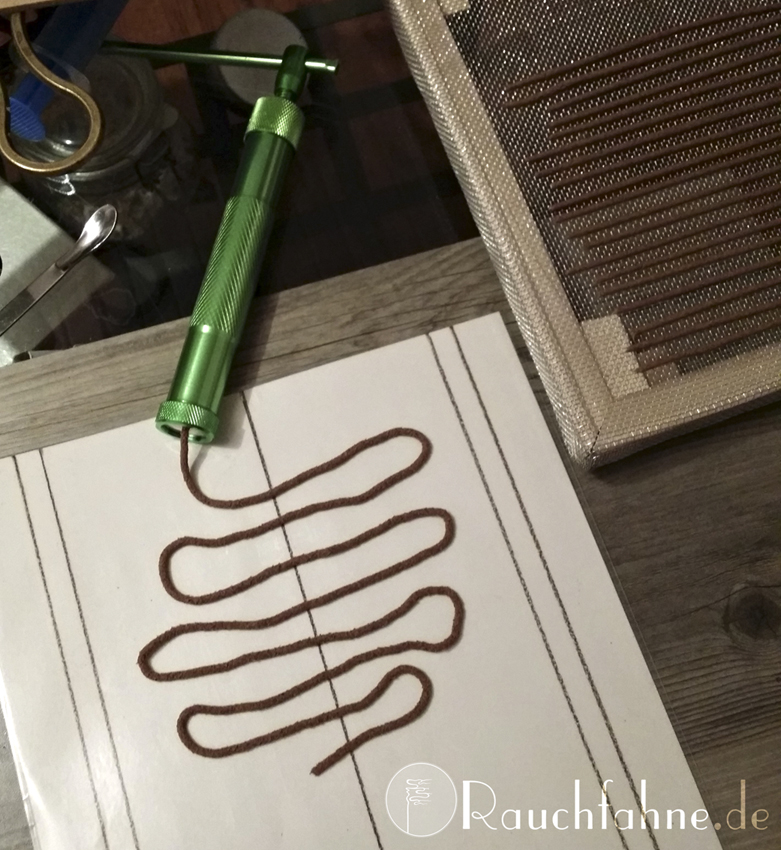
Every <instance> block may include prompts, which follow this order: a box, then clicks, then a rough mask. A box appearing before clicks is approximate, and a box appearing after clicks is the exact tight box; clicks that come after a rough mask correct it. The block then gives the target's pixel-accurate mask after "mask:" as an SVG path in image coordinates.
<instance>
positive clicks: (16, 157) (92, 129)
mask: <svg viewBox="0 0 781 850" xmlns="http://www.w3.org/2000/svg"><path fill="white" fill-rule="evenodd" d="M11 36H12V38H13V43H14V46H15V48H16V50H17V52H18V53H19V56H20V58H21V59H22V60H23V61H24V63H25V64H26V65H27V67H28V68H29V69H30V72H31V73H32V74H33V75H35V76H36V77H38V78H39V79H40V80H43V81H44V82H45V83H47V84H48V85H50V86H51V87H52V88H55V89H58V90H59V91H61V92H64V93H65V94H69V95H70V96H71V97H74V98H76V100H78V101H79V103H80V104H81V105H82V106H83V107H84V108H85V109H86V110H87V114H88V115H89V132H88V134H87V139H86V141H85V142H84V144H83V145H82V146H81V147H80V148H79V149H78V150H76V151H74V152H73V153H72V154H70V155H69V156H66V157H64V158H62V159H58V160H55V161H54V162H42V161H40V160H35V159H27V157H24V156H22V155H21V154H20V153H18V152H17V151H16V150H15V149H14V147H13V146H12V145H11V141H10V138H9V126H8V103H7V95H6V92H5V90H4V89H3V86H2V84H0V154H2V155H3V156H4V157H5V158H6V159H7V160H8V161H9V162H11V163H13V164H14V165H15V166H16V167H17V168H21V169H22V170H24V171H30V172H32V173H33V174H43V175H46V176H53V175H55V174H65V173H66V172H68V171H73V170H74V169H75V168H76V167H77V166H79V165H81V164H82V163H83V162H84V161H85V160H86V159H87V158H88V157H89V156H90V154H91V153H92V152H93V151H94V150H95V148H96V147H97V145H98V142H99V141H100V137H101V134H102V131H103V117H102V115H101V114H100V108H99V107H98V105H97V103H96V102H95V100H94V99H93V98H92V97H91V95H89V94H87V92H85V91H84V90H83V89H80V88H79V87H78V86H76V85H74V84H73V83H71V82H69V81H68V80H63V79H62V78H60V77H58V76H56V75H55V74H53V73H52V72H51V71H50V70H49V69H48V68H47V67H46V66H45V65H44V64H43V63H42V62H41V61H40V60H39V59H38V57H37V56H36V55H35V52H34V51H33V47H32V45H31V44H30V41H29V39H28V38H27V33H26V32H25V28H24V19H23V17H22V13H21V12H14V13H13V14H12V15H11Z"/></svg>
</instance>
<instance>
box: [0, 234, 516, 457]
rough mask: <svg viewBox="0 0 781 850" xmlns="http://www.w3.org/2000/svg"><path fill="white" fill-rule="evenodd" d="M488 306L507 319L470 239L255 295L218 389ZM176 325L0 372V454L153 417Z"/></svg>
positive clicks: (166, 382)
mask: <svg viewBox="0 0 781 850" xmlns="http://www.w3.org/2000/svg"><path fill="white" fill-rule="evenodd" d="M496 310H502V311H503V313H504V315H505V319H506V321H507V323H508V326H512V327H513V328H514V324H513V323H512V320H511V314H510V311H509V308H508V307H507V305H506V302H505V300H504V296H503V294H502V291H501V289H500V287H499V283H498V281H497V280H496V277H495V276H494V273H493V270H492V268H491V265H490V261H489V260H488V256H487V255H486V253H485V250H484V249H483V247H482V243H481V242H480V241H479V240H477V239H474V240H469V241H467V242H462V243H458V244H456V245H452V246H449V247H446V248H440V249H436V250H434V251H429V252H426V253H424V254H419V255H416V256H414V257H408V258H405V259H403V260H397V261H394V262H391V263H387V264H385V265H381V266H376V267H374V268H372V269H366V270H364V271H360V272H353V273H351V274H348V275H343V276H341V277H338V278H332V279H331V280H325V281H321V282H319V283H316V284H311V285H309V286H304V287H300V288H298V289H293V290H287V291H284V292H281V293H279V294H275V295H272V296H269V297H268V298H260V299H258V300H257V302H256V303H255V304H254V306H253V309H252V312H251V314H250V318H249V320H248V326H247V331H246V333H245V336H244V343H243V345H242V346H241V347H240V348H239V351H238V352H237V355H236V358H235V361H234V368H233V372H232V375H231V380H230V384H229V390H230V389H233V390H237V389H241V388H244V387H248V386H253V385H255V384H258V383H263V382H265V381H269V380H272V379H274V378H280V377H283V376H284V375H289V374H290V373H291V372H300V371H301V370H303V369H306V368H309V367H310V366H314V365H317V364H320V363H326V362H328V361H330V360H336V359H338V358H341V357H346V356H348V355H350V354H357V353H359V352H361V351H367V350H369V349H372V348H376V347H378V346H380V345H385V344H386V343H389V342H396V341H398V340H402V339H407V338H409V337H413V336H417V335H418V334H421V333H426V332H427V331H431V330H435V329H437V328H441V327H446V326H447V325H450V324H453V323H455V322H460V321H465V320H466V319H470V318H475V317H476V316H480V315H484V314H486V313H489V312H494V311H496ZM187 324H188V320H187V319H183V320H180V321H177V322H171V323H170V324H167V325H161V326H159V327H154V328H150V329H148V330H144V331H140V332H138V333H135V334H128V335H126V336H123V337H117V338H114V339H110V340H104V341H102V342H97V343H94V344H91V345H85V346H82V347H80V348H76V349H71V350H70V351H63V352H56V353H52V354H47V355H43V356H41V357H37V358H35V359H33V360H29V361H26V362H24V363H18V364H14V365H12V366H7V367H5V368H4V369H1V370H0V398H2V399H3V404H2V406H1V407H0V457H6V456H8V455H11V454H19V453H20V452H24V451H27V450H29V449H34V448H40V447H42V446H47V445H51V444H52V443H55V442H62V441H63V440H69V439H74V438H76V437H79V436H85V435H87V434H93V433H96V432H98V431H104V430H106V429H108V428H113V427H116V426H118V425H123V424H126V423H128V422H137V421H139V420H141V419H145V418H150V417H154V416H155V414H156V413H157V408H158V406H159V405H160V402H161V401H163V400H164V399H165V397H166V395H167V393H168V389H169V386H170V382H171V378H172V377H173V374H174V369H175V368H176V362H177V359H178V357H179V352H180V350H181V347H182V342H183V340H184V335H185V332H186V329H187ZM514 333H516V336H517V331H516V330H514ZM519 338H520V337H518V339H519Z"/></svg>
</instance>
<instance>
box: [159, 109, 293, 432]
mask: <svg viewBox="0 0 781 850" xmlns="http://www.w3.org/2000/svg"><path fill="white" fill-rule="evenodd" d="M303 125H304V116H303V113H302V112H301V110H300V109H299V108H298V107H297V106H296V105H295V103H292V102H291V101H290V100H287V99H286V98H284V97H277V96H270V97H262V98H260V100H258V102H257V103H256V104H255V109H254V110H253V113H252V117H251V118H250V122H249V125H248V127H247V133H246V136H245V140H244V149H243V151H242V157H241V163H240V165H239V171H238V174H237V176H236V181H235V183H234V186H233V190H232V192H231V197H230V199H229V200H228V203H227V205H226V207H225V213H224V215H223V218H222V222H221V224H220V229H219V232H218V234H217V239H216V241H215V243H214V248H213V249H212V253H211V257H210V259H209V264H208V266H207V268H206V274H205V276H204V279H203V283H202V284H201V289H200V292H199V293H198V299H197V301H196V302H195V307H194V308H193V314H192V317H191V319H190V327H189V330H188V332H187V338H186V340H185V343H184V347H183V349H182V353H181V355H180V357H179V364H178V366H177V368H176V374H175V375H174V379H173V383H172V384H171V390H170V392H169V394H168V399H167V400H166V401H165V402H163V404H162V405H160V410H159V411H158V414H157V420H156V424H157V427H158V428H159V429H160V430H161V431H163V432H165V433H167V434H172V435H175V436H178V435H179V434H180V433H181V430H182V428H183V427H185V426H189V427H190V440H191V441H193V442H199V443H208V442H211V440H212V439H213V438H214V435H215V433H216V431H217V426H218V423H219V419H218V412H219V406H220V401H221V400H222V394H223V392H224V390H225V382H226V380H227V378H228V372H229V370H230V366H231V361H232V359H233V354H234V352H235V351H236V346H237V345H238V343H239V339H240V338H241V333H242V330H243V328H244V322H245V320H246V318H247V312H248V310H249V305H250V302H251V300H252V296H253V293H254V291H255V286H256V282H257V278H258V273H259V271H260V265H261V263H262V261H263V254H264V252H265V247H266V241H267V239H268V235H269V232H270V230H271V224H272V219H273V215H274V209H275V207H276V203H277V200H278V198H279V193H280V191H281V188H282V184H283V182H284V179H285V174H286V172H287V168H288V165H289V164H290V160H291V159H292V157H293V154H294V152H295V149H296V147H297V145H298V141H299V139H300V137H301V131H302V130H303Z"/></svg>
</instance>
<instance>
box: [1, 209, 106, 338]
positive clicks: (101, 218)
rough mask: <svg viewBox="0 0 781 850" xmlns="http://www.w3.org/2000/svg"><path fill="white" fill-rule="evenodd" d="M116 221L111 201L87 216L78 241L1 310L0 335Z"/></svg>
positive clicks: (91, 250)
mask: <svg viewBox="0 0 781 850" xmlns="http://www.w3.org/2000/svg"><path fill="white" fill-rule="evenodd" d="M116 223H117V211H116V209H115V208H114V207H113V206H112V205H111V204H106V205H105V206H102V207H100V208H98V209H97V210H95V212H94V213H92V215H91V216H90V217H89V218H88V219H87V222H86V224H85V225H84V228H83V229H82V231H81V234H80V236H79V238H78V239H77V240H76V244H75V245H74V246H73V247H72V248H71V249H70V250H69V251H68V252H67V253H65V254H63V255H62V256H61V257H60V258H59V260H57V261H56V262H55V263H52V265H50V266H49V268H48V269H46V271H45V272H43V274H41V275H40V276H39V277H37V278H36V279H35V280H34V281H33V282H32V283H31V284H30V285H29V286H27V287H26V288H25V289H23V290H22V291H21V292H20V293H19V294H18V295H16V296H14V298H12V299H11V300H10V301H9V302H8V303H7V304H6V305H5V307H3V308H2V310H0V336H2V335H3V334H4V333H5V332H6V331H8V330H9V329H10V328H12V327H13V326H14V325H15V324H16V323H17V322H18V321H19V319H21V318H22V316H24V314H25V313H26V312H27V311H28V310H29V309H30V308H31V307H34V306H35V305H36V304H37V303H38V302H39V301H40V300H41V298H43V296H44V295H46V293H47V292H48V291H49V290H50V289H51V288H52V287H53V286H54V285H55V284H56V283H58V282H59V281H60V280H62V278H63V277H65V275H66V274H67V273H68V272H69V271H70V270H71V269H73V268H74V266H76V265H77V264H78V263H79V262H80V261H81V260H83V259H84V257H86V256H87V255H88V254H91V253H92V252H93V251H94V250H95V249H96V248H98V247H99V246H100V245H102V244H103V243H104V242H105V241H106V239H108V238H109V236H111V232H112V231H113V230H114V225H115V224H116Z"/></svg>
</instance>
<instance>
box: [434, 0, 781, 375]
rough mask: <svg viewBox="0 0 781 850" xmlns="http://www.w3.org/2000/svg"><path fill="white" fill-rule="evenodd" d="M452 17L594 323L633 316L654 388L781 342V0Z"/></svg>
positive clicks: (557, 260) (543, 224)
mask: <svg viewBox="0 0 781 850" xmlns="http://www.w3.org/2000/svg"><path fill="white" fill-rule="evenodd" d="M448 25H449V27H450V30H451V32H452V34H453V37H454V40H455V42H456V44H457V45H458V48H459V51H460V53H461V55H462V57H463V59H464V62H465V63H466V65H467V67H468V68H469V71H470V74H471V76H472V79H473V81H474V83H475V86H476V88H477V90H478V92H479V93H480V97H481V99H482V101H483V103H484V104H485V107H486V111H487V113H488V115H489V116H490V118H491V121H492V123H493V125H494V128H495V130H496V133H497V136H498V138H499V140H500V142H501V144H502V147H503V148H504V150H505V152H506V154H507V158H508V161H509V163H510V165H511V167H512V169H513V172H514V174H515V176H516V178H517V180H518V182H519V184H520V185H521V187H522V190H523V193H524V196H525V198H526V200H527V202H528V204H529V207H530V209H531V211H532V214H533V216H534V219H535V221H536V223H537V225H538V227H539V228H540V231H541V233H542V236H543V238H544V240H545V244H546V246H547V248H548V250H549V252H550V255H551V258H552V260H553V263H554V265H555V267H556V269H557V271H558V273H559V276H560V278H561V280H562V283H563V286H564V288H565V291H566V293H567V297H568V299H569V301H570V303H571V305H572V307H573V309H574V311H575V313H576V315H577V317H578V318H579V319H580V320H581V321H584V320H588V319H594V318H599V317H603V316H606V315H610V314H615V315H617V316H620V317H621V320H622V323H623V325H624V327H625V329H626V331H627V333H628V337H629V341H630V343H631V347H632V349H633V350H634V353H635V356H636V358H637V364H638V365H637V369H638V370H639V371H641V372H644V373H646V375H647V377H648V379H649V382H651V383H654V382H656V381H659V380H675V379H676V378H678V377H679V375H680V374H685V373H687V372H689V371H691V370H695V369H701V368H703V367H707V366H709V365H712V364H713V363H715V362H718V361H719V360H721V359H724V358H730V357H735V356H736V355H739V354H740V353H741V352H743V351H747V350H750V349H752V348H756V347H758V346H763V345H767V344H771V343H776V342H778V341H779V340H781V278H780V277H779V271H781V253H780V252H779V237H781V219H779V213H780V212H781V210H780V209H779V204H778V201H779V192H781V184H779V173H781V160H779V156H778V154H779V143H780V141H781V139H780V138H779V136H781V133H779V130H781V125H780V124H779V122H778V119H779V118H781V113H780V112H779V107H780V106H781V99H779V96H778V93H779V92H781V86H780V85H779V83H781V64H780V63H781V48H779V47H778V36H779V34H781V7H779V6H765V7H762V8H761V11H758V10H756V9H755V7H753V6H752V5H751V4H750V3H745V4H741V3H735V2H723V1H722V2H716V0H709V1H708V2H705V0H699V2H696V1H693V2H675V3H669V2H668V3H660V2H656V3H651V2H645V3H631V4H628V3H623V2H604V0H602V2H593V0H592V2H577V3H576V2H517V3H504V2H497V0H474V2H472V3H471V4H470V7H469V9H468V10H466V11H463V12H460V13H457V14H454V15H451V16H449V17H448ZM644 36H652V37H651V38H645V39H644V38H643V37H644ZM633 42H634V46H633V44H632V43H633ZM624 45H626V48H625V49H622V46H624ZM616 48H619V49H618V50H617V49H616ZM600 54H605V55H604V58H598V57H599V56H600ZM590 57H595V61H592V62H584V60H588V59H589V58H590ZM574 63H577V64H576V67H574V68H568V67H567V66H571V65H573V64H574ZM578 65H579V66H578ZM545 71H553V73H552V74H551V75H550V76H549V77H548V78H545V79H541V80H535V79H533V77H534V75H538V74H540V72H545ZM530 77H532V80H530V81H529V82H525V83H524V82H523V81H524V80H526V79H528V78H530ZM514 83H521V84H520V85H517V86H516V87H515V88H510V87H511V86H512V85H513V84H514ZM774 92H775V94H774ZM508 103H511V104H512V103H517V104H518V105H510V106H507V105H506V104H508ZM665 367H667V368H665ZM670 367H673V368H670Z"/></svg>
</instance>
